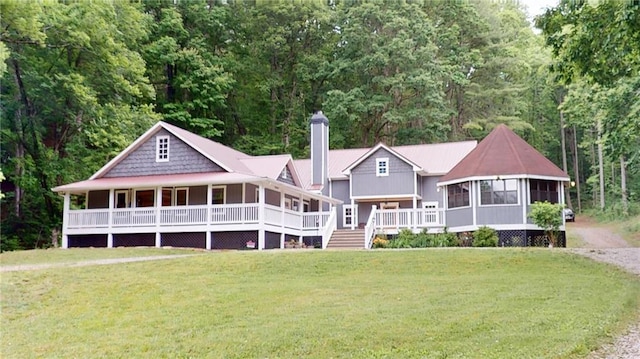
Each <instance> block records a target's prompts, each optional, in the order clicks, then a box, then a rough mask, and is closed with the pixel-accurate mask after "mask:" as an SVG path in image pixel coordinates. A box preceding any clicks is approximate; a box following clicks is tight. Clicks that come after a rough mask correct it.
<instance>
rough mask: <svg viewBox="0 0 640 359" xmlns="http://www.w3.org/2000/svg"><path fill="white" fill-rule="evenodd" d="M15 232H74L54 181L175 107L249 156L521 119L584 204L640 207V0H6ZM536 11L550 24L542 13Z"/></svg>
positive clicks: (417, 138)
mask: <svg viewBox="0 0 640 359" xmlns="http://www.w3.org/2000/svg"><path fill="white" fill-rule="evenodd" d="M0 7H1V8H0V14H1V17H0V60H1V61H0V75H1V83H0V84H1V86H0V90H1V93H0V96H1V97H0V106H1V111H0V116H1V118H0V138H1V146H0V161H1V162H0V166H1V167H0V168H1V172H0V179H4V180H3V181H2V183H1V184H2V196H3V198H2V223H1V230H2V233H1V236H2V250H12V249H26V248H35V247H48V246H52V245H55V243H56V241H57V240H58V236H59V230H58V228H59V227H60V225H61V221H62V218H61V217H62V199H61V198H60V197H58V196H57V195H56V194H55V193H53V192H52V191H51V188H52V187H55V186H57V185H61V184H65V183H70V182H74V181H78V180H83V179H86V178H88V177H89V176H90V175H91V174H93V173H94V172H95V171H96V170H97V169H99V168H100V167H101V166H102V165H103V164H104V163H106V162H108V161H109V160H110V159H112V158H113V157H114V156H116V155H117V154H118V153H119V152H120V151H121V150H122V149H124V148H125V147H126V146H127V145H128V144H130V143H131V142H132V141H133V140H135V138H137V137H138V136H139V135H141V134H142V133H143V132H144V131H145V130H147V129H148V128H149V127H150V126H152V125H153V124H154V123H156V122H157V121H159V120H163V121H166V122H169V123H171V124H175V125H177V126H180V127H183V128H185V129H188V130H189V131H192V132H195V133H198V134H200V135H201V136H204V137H207V138H210V139H213V140H215V141H218V142H221V143H223V144H226V145H229V146H232V147H234V148H236V149H238V150H241V151H244V152H247V153H249V154H253V155H260V154H278V153H291V154H292V155H293V156H294V158H304V157H307V156H308V155H309V129H308V127H309V126H308V124H309V117H310V115H311V114H312V113H313V111H314V110H320V109H321V110H322V111H323V112H324V113H325V114H326V116H327V117H328V118H329V120H330V121H331V138H330V146H331V148H334V149H338V148H353V147H362V146H371V145H374V144H376V143H378V142H384V143H386V144H388V145H401V144H416V143H435V142H445V141H453V140H464V139H477V140H481V139H482V138H483V137H484V136H485V135H486V134H488V133H489V131H490V130H491V129H492V128H493V127H495V126H496V125H497V124H500V123H505V124H507V125H508V126H509V127H511V128H512V129H513V130H514V131H516V132H517V133H518V134H519V135H521V136H522V137H523V138H524V139H525V140H527V141H528V142H529V143H530V144H532V145H533V146H534V147H536V148H537V149H538V150H539V151H540V152H542V153H543V154H544V155H546V156H547V157H548V158H550V159H551V160H552V161H553V162H555V163H556V164H558V166H559V167H560V168H563V169H564V170H565V171H566V172H567V173H568V174H569V175H570V176H571V178H572V186H571V187H570V188H569V193H570V196H568V198H567V200H568V205H569V206H570V207H572V208H574V210H577V211H583V210H585V209H587V208H595V209H597V210H599V211H603V212H610V213H611V214H612V215H615V216H628V215H633V214H636V213H637V212H638V211H640V209H639V208H638V207H639V204H638V202H640V200H639V199H640V165H639V162H640V130H639V129H640V72H639V70H640V46H639V45H638V44H640V5H638V2H637V1H635V2H628V1H599V2H591V1H581V0H561V1H560V3H559V5H558V6H557V7H555V8H550V9H548V10H547V11H546V13H544V14H543V15H540V16H538V17H536V18H535V19H534V20H533V24H532V21H530V20H529V19H528V17H527V14H526V9H525V8H524V7H522V6H521V5H518V3H517V2H515V1H514V2H498V1H470V2H467V1H410V0H405V1H339V0H326V1H319V0H314V1H277V0H272V1H267V0H263V1H261V0H254V1H241V0H235V1H234V0H226V1H225V0H188V1H187V0H174V1H165V0H154V1H77V2H76V1H59V2H54V1H46V2H22V1H14V0H1V1H0ZM534 25H535V26H534Z"/></svg>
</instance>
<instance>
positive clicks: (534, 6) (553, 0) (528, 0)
mask: <svg viewBox="0 0 640 359" xmlns="http://www.w3.org/2000/svg"><path fill="white" fill-rule="evenodd" d="M519 2H520V3H521V4H524V5H525V6H526V7H527V9H528V12H529V16H531V18H533V17H534V16H536V15H541V14H543V13H544V10H545V9H546V8H548V7H555V6H556V5H558V2H559V0H519Z"/></svg>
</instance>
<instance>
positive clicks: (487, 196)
mask: <svg viewBox="0 0 640 359" xmlns="http://www.w3.org/2000/svg"><path fill="white" fill-rule="evenodd" d="M480 204H482V205H491V204H518V180H517V179H507V180H484V181H480Z"/></svg>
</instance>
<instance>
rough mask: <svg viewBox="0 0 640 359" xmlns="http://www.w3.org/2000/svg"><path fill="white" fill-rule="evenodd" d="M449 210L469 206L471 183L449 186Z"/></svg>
mask: <svg viewBox="0 0 640 359" xmlns="http://www.w3.org/2000/svg"><path fill="white" fill-rule="evenodd" d="M447 198H448V201H447V206H448V208H456V207H468V206H469V182H463V183H456V184H450V185H448V186H447Z"/></svg>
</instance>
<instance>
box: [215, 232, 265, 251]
mask: <svg viewBox="0 0 640 359" xmlns="http://www.w3.org/2000/svg"><path fill="white" fill-rule="evenodd" d="M249 242H253V244H254V248H248V247H247V243H249ZM211 249H258V231H238V232H214V233H211Z"/></svg>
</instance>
